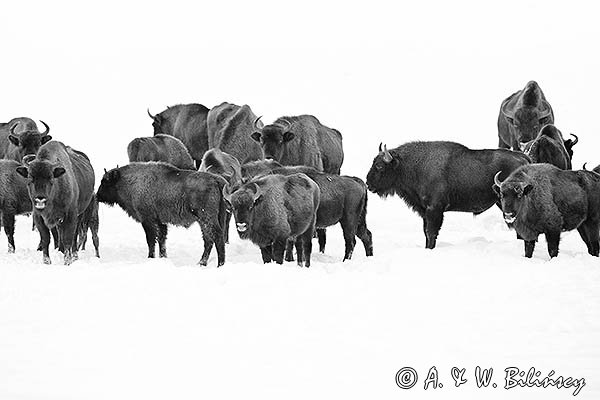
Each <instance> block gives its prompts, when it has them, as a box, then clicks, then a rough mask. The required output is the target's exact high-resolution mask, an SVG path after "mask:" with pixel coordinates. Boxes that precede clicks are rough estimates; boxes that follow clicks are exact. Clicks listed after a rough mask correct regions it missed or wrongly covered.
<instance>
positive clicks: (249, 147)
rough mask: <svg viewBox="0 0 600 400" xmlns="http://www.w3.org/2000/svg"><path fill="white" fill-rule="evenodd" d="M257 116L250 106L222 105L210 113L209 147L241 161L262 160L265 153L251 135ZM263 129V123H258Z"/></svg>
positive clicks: (208, 118)
mask: <svg viewBox="0 0 600 400" xmlns="http://www.w3.org/2000/svg"><path fill="white" fill-rule="evenodd" d="M255 119H256V115H255V114H254V113H253V112H252V110H251V109H250V107H249V106H247V105H243V106H241V107H240V106H238V105H235V104H231V103H226V102H225V103H221V104H219V105H218V106H216V107H213V108H212V109H211V110H210V111H209V112H208V117H207V125H208V147H209V148H217V149H220V150H222V151H224V152H226V153H228V154H231V155H232V156H234V157H235V158H237V159H238V160H240V161H245V160H260V159H262V158H263V152H262V149H261V147H260V145H259V144H258V143H256V142H255V141H254V140H252V138H251V137H250V135H251V134H252V132H254V120H255ZM258 126H259V127H262V126H263V124H262V122H260V121H259V122H258Z"/></svg>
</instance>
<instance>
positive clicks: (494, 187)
mask: <svg viewBox="0 0 600 400" xmlns="http://www.w3.org/2000/svg"><path fill="white" fill-rule="evenodd" d="M492 190H493V191H494V193H496V196H498V197H500V188H499V187H498V185H496V184H495V183H494V184H493V185H492Z"/></svg>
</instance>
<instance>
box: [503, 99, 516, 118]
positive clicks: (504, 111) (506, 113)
mask: <svg viewBox="0 0 600 400" xmlns="http://www.w3.org/2000/svg"><path fill="white" fill-rule="evenodd" d="M507 105H508V101H507V102H505V103H503V104H502V106H500V111H501V112H502V114H503V115H504V116H505V117H508V118H513V115H511V114H509V112H508V111H506V106H507Z"/></svg>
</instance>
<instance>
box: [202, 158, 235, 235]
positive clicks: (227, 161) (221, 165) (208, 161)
mask: <svg viewBox="0 0 600 400" xmlns="http://www.w3.org/2000/svg"><path fill="white" fill-rule="evenodd" d="M200 171H204V172H209V173H211V174H215V175H219V176H221V177H223V178H224V179H225V180H226V181H227V183H228V184H229V185H230V186H231V187H233V186H237V185H239V184H240V183H241V182H242V171H241V167H240V162H239V161H238V160H237V158H235V157H234V156H232V155H230V154H227V153H225V152H223V151H221V150H219V149H210V150H209V151H207V152H206V153H204V157H202V164H200ZM230 222H231V213H229V212H228V213H227V215H226V216H225V232H224V234H225V243H229V223H230Z"/></svg>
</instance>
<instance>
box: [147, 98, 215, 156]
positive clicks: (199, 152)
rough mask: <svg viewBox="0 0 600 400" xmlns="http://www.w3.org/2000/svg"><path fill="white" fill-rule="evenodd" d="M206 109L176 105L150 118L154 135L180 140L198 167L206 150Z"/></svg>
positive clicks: (196, 105)
mask: <svg viewBox="0 0 600 400" xmlns="http://www.w3.org/2000/svg"><path fill="white" fill-rule="evenodd" d="M148 114H150V111H148ZM207 115H208V108H206V107H204V106H203V105H202V104H196V103H192V104H178V105H175V106H171V107H167V109H166V110H164V111H162V112H161V113H159V114H156V115H154V116H152V114H150V117H151V118H152V127H153V128H154V134H155V135H158V134H161V133H162V134H165V135H171V136H175V137H176V138H177V139H179V140H181V141H182V142H183V144H184V145H185V147H186V148H187V149H188V151H189V152H190V155H191V156H192V158H193V159H194V160H195V161H196V166H197V167H199V166H200V162H201V161H202V156H203V155H204V152H205V151H206V150H208V148H209V147H208V134H207V131H206V116H207Z"/></svg>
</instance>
